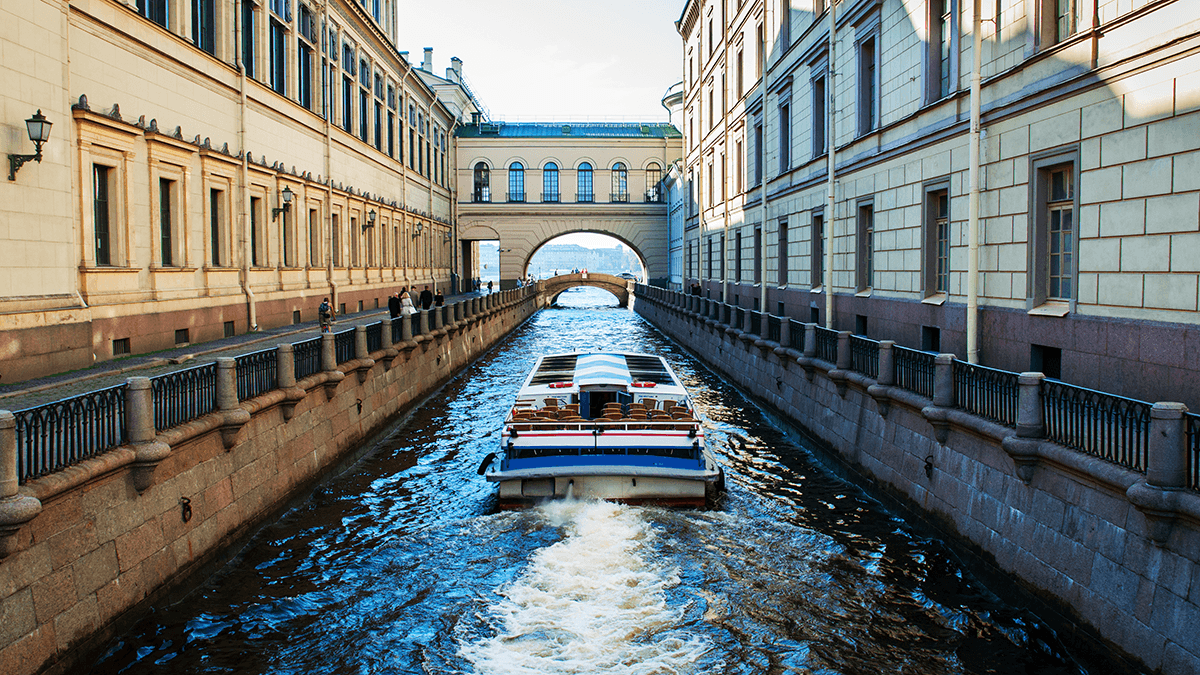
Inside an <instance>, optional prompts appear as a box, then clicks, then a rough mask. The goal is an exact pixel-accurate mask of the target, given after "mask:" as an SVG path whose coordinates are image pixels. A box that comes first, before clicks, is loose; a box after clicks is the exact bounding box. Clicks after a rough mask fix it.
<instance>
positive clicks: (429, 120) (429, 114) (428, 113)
mask: <svg viewBox="0 0 1200 675" xmlns="http://www.w3.org/2000/svg"><path fill="white" fill-rule="evenodd" d="M432 67H433V66H430V68H432ZM430 72H433V71H432V70H431V71H430ZM436 102H437V96H436V95H434V96H433V97H432V98H431V99H429V107H427V108H426V109H425V124H428V125H429V128H430V129H433V128H435V127H436V125H435V124H434V123H433V104H434V103H436ZM417 131H420V129H418V130H417ZM417 135H418V136H420V134H417ZM425 139H426V140H425V143H426V145H428V146H429V152H426V153H425V166H428V167H429V175H428V176H426V177H425V178H426V180H428V181H429V229H430V234H432V233H433V222H434V221H433V157H432V155H433V143H430V142H429V132H428V131H426V132H425ZM430 239H431V241H430V242H429V279H430V281H429V283H431V284H433V286H434V288H437V278H436V277H435V276H434V273H433V270H434V262H435V260H434V251H435V250H436V249H435V248H434V247H435V246H437V245H438V243H439V242H438V241H437V237H431V238H430Z"/></svg>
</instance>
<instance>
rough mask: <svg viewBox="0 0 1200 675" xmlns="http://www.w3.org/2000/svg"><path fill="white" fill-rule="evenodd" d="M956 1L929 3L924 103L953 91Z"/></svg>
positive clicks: (942, 0) (936, 0)
mask: <svg viewBox="0 0 1200 675" xmlns="http://www.w3.org/2000/svg"><path fill="white" fill-rule="evenodd" d="M957 2H958V0H929V14H928V16H927V17H926V20H927V21H928V22H929V42H928V43H927V45H926V48H927V50H928V51H927V54H926V57H925V64H926V71H925V99H926V102H927V103H932V102H934V101H938V100H941V99H943V98H945V97H947V96H949V95H950V92H952V91H954V90H955V89H956V88H957V87H955V86H954V83H955V75H956V73H955V71H956V70H957V66H958V63H957V59H956V58H955V56H956V55H957V51H958V29H957V25H958V21H957V16H958V13H957V11H956V10H957V7H956V5H957Z"/></svg>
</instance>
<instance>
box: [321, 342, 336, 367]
mask: <svg viewBox="0 0 1200 675" xmlns="http://www.w3.org/2000/svg"><path fill="white" fill-rule="evenodd" d="M337 366H338V364H337V350H335V349H334V348H333V333H321V370H323V371H325V372H327V373H328V372H332V371H335V370H337Z"/></svg>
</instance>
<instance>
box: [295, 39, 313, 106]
mask: <svg viewBox="0 0 1200 675" xmlns="http://www.w3.org/2000/svg"><path fill="white" fill-rule="evenodd" d="M296 61H297V63H296V99H297V101H299V103H300V105H302V106H304V107H305V108H307V109H309V110H311V109H312V63H313V52H312V47H309V46H308V45H307V44H305V43H303V42H298V43H297V49H296Z"/></svg>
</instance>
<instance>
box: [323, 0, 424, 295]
mask: <svg viewBox="0 0 1200 675" xmlns="http://www.w3.org/2000/svg"><path fill="white" fill-rule="evenodd" d="M325 1H326V2H328V1H329V0H325ZM403 61H404V65H406V66H408V65H409V63H408V59H403ZM411 76H412V66H409V68H408V70H407V71H405V73H404V77H403V78H401V79H400V147H401V150H400V213H401V214H402V215H401V216H400V218H401V220H400V222H401V227H400V230H401V232H400V241H402V242H404V285H405V286H409V285H410V283H409V278H408V273H409V271H410V270H411V269H412V267H411V265H410V263H411V262H412V236H411V235H410V234H409V229H410V228H411V227H412V223H411V222H410V221H409V213H408V165H407V164H405V163H404V150H403V147H404V135H405V132H407V131H408V127H409V126H411V125H412V120H408V117H407V115H406V113H407V110H405V108H404V102H405V100H407V99H408V97H409V93H408V78H409V77H411ZM405 120H407V121H408V123H407V124H406V123H405ZM408 151H409V152H410V153H411V152H412V143H409V144H408Z"/></svg>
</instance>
